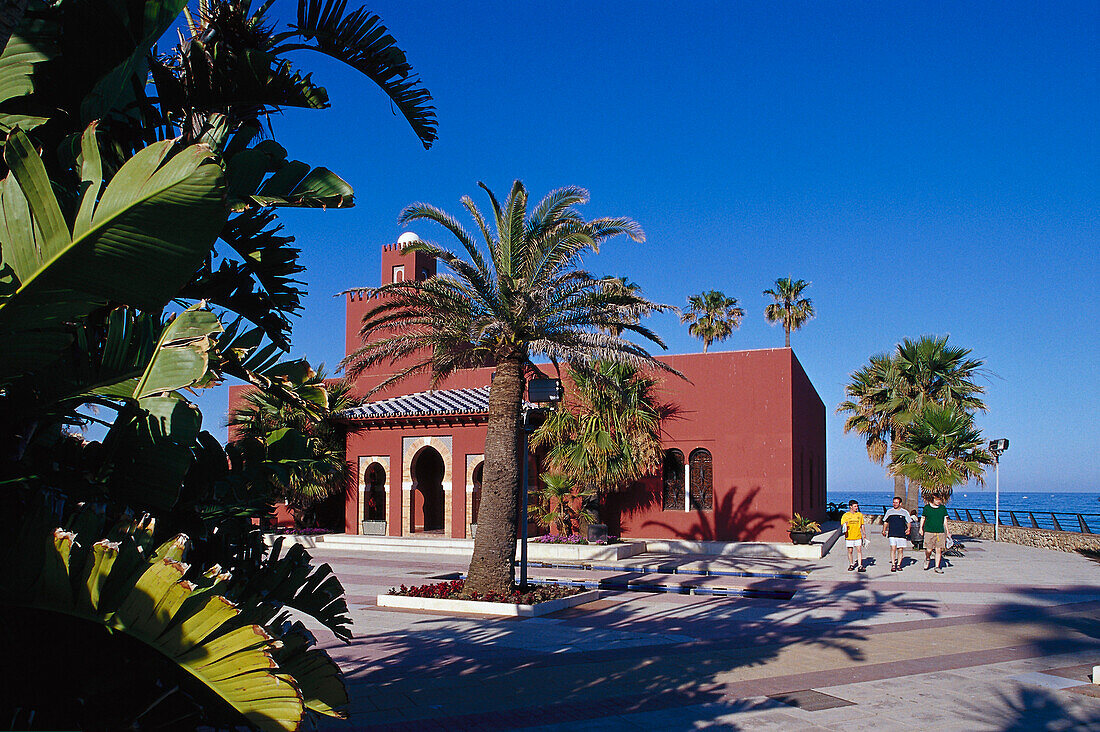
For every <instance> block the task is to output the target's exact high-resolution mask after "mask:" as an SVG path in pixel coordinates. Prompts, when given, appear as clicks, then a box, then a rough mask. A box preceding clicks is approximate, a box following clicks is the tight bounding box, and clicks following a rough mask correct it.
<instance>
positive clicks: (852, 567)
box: [848, 564, 856, 572]
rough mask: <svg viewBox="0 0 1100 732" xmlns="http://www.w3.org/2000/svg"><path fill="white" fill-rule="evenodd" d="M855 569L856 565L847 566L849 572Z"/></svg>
mask: <svg viewBox="0 0 1100 732" xmlns="http://www.w3.org/2000/svg"><path fill="white" fill-rule="evenodd" d="M855 568H856V565H854V564H849V565H848V571H849V572H851V571H853V570H854V569H855Z"/></svg>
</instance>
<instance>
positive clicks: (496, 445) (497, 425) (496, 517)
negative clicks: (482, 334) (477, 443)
mask: <svg viewBox="0 0 1100 732" xmlns="http://www.w3.org/2000/svg"><path fill="white" fill-rule="evenodd" d="M522 398H523V367H522V363H521V360H520V358H519V357H518V356H513V357H510V358H506V359H503V360H501V361H500V362H499V363H498V364H497V370H496V374H495V375H494V377H493V383H492V385H491V386H490V387H489V423H488V425H487V427H486V430H485V468H484V475H483V481H482V484H481V506H480V508H479V509H478V522H477V529H478V530H477V536H476V537H475V538H474V556H473V558H472V559H471V560H470V569H469V572H468V574H467V579H466V588H467V589H469V590H473V591H476V592H496V593H507V592H510V591H511V589H512V582H513V579H514V577H515V561H516V504H517V501H518V489H519V430H520V424H519V414H520V402H521V400H522Z"/></svg>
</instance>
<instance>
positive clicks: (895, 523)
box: [882, 496, 913, 572]
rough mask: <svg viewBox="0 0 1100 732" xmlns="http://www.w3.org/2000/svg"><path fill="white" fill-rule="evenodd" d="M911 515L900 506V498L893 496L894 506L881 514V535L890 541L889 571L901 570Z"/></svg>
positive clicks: (911, 519)
mask: <svg viewBox="0 0 1100 732" xmlns="http://www.w3.org/2000/svg"><path fill="white" fill-rule="evenodd" d="M912 521H913V517H912V516H910V515H909V512H908V511H906V510H905V509H904V508H902V507H901V499H900V498H898V497H897V496H894V507H893V508H891V509H890V510H889V511H887V512H886V513H885V514H883V516H882V535H883V536H885V537H888V540H889V542H890V571H891V572H900V571H901V560H902V559H904V558H905V543H906V542H907V541H909V539H908V536H909V524H910V523H912Z"/></svg>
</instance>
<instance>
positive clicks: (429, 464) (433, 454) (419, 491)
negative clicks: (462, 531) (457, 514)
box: [412, 447, 444, 531]
mask: <svg viewBox="0 0 1100 732" xmlns="http://www.w3.org/2000/svg"><path fill="white" fill-rule="evenodd" d="M443 473H444V467H443V457H442V456H441V455H440V454H439V452H438V451H437V450H436V449H435V448H433V447H425V448H423V449H422V450H421V451H420V452H418V453H417V454H416V457H414V458H413V462H412V479H413V494H412V499H413V501H412V502H413V506H412V520H413V524H412V529H413V531H442V530H443Z"/></svg>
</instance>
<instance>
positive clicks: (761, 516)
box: [230, 235, 826, 541]
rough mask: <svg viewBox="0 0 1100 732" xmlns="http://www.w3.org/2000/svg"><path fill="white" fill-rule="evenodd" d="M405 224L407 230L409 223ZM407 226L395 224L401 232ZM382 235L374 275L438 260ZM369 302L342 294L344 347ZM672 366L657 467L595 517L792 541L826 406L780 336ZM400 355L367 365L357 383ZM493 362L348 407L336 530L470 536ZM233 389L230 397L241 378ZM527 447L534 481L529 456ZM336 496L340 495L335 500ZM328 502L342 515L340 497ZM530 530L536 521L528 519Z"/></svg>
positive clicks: (819, 492) (669, 531)
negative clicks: (350, 478)
mask: <svg viewBox="0 0 1100 732" xmlns="http://www.w3.org/2000/svg"><path fill="white" fill-rule="evenodd" d="M406 236H410V237H411V236H412V235H406ZM403 239H404V237H403ZM401 245H402V240H399V241H398V243H397V244H391V245H387V246H385V247H383V250H382V278H381V281H382V282H383V283H387V282H394V281H400V280H403V279H408V278H416V279H418V280H419V279H425V278H427V277H431V276H432V275H434V274H435V272H436V263H435V260H434V259H432V258H431V257H428V256H426V255H425V254H423V253H420V252H415V253H408V254H402V253H401ZM372 303H373V301H372V300H371V299H370V298H368V297H366V296H365V294H364V292H362V291H357V292H352V293H350V294H349V295H348V296H347V303H346V305H347V309H346V317H345V352H346V353H349V354H350V353H352V352H353V351H355V350H356V349H357V348H359V346H360V344H361V340H360V336H359V328H360V323H361V321H362V318H363V315H364V314H365V313H366V312H367V311H368V310H369V309H370V307H371V305H372ZM659 359H660V360H661V361H663V362H665V363H667V364H668V365H670V366H672V367H673V368H675V369H676V370H678V371H679V372H680V373H682V374H683V375H684V376H685V377H686V378H687V380H686V381H685V380H681V379H679V378H676V377H674V376H667V377H664V378H663V379H662V382H661V385H660V388H659V396H660V398H661V399H662V401H665V402H668V403H671V404H674V405H675V406H676V407H677V409H678V412H679V415H678V418H677V419H675V420H670V421H668V423H667V424H666V425H664V429H665V433H666V439H665V445H664V447H665V460H664V466H663V470H662V474H661V475H655V476H651V477H648V478H646V479H644V480H642V481H639V482H637V483H635V484H633V485H631V486H629V487H627V488H625V489H624V490H622V491H621V492H617V493H614V494H612V495H610V496H607V497H606V499H605V500H604V502H603V504H602V506H601V514H600V516H601V519H602V520H603V521H604V522H605V523H607V525H608V531H609V533H610V534H612V535H618V536H623V537H634V538H650V539H684V540H692V541H788V540H789V539H788V536H787V520H788V519H789V518H790V517H791V515H792V514H794V513H799V514H802V515H803V516H809V517H813V518H815V519H819V520H820V519H821V518H823V516H824V509H825V488H826V485H825V475H826V473H825V405H824V404H823V403H822V401H821V398H820V397H819V396H818V394H817V391H816V390H815V389H814V387H813V385H812V384H811V383H810V380H809V378H808V377H807V376H806V372H805V371H803V369H802V366H801V364H799V362H798V359H797V358H796V357H795V355H794V353H793V351H792V350H791V349H789V348H768V349H760V350H751V351H725V352H714V353H694V354H682V355H673V356H660V357H659ZM400 368H401V364H396V365H394V366H393V367H390V368H378V369H375V370H372V371H368V372H366V373H364V374H363V375H362V376H361V377H360V378H359V379H358V380H357V381H356V383H355V390H356V392H357V393H360V394H363V393H366V392H368V391H369V390H370V389H372V388H373V387H375V386H377V385H378V384H380V383H381V382H383V381H384V380H385V379H386V378H388V377H389V376H391V375H392V374H393V373H396V372H397V371H399V370H400ZM491 375H492V369H490V368H481V369H470V370H467V371H463V372H460V373H458V374H456V375H454V376H452V377H450V378H448V379H447V381H446V382H445V383H442V384H439V385H437V388H436V389H435V390H430V389H429V381H430V377H429V376H427V375H422V376H416V377H412V378H409V379H407V380H405V381H403V382H400V383H399V384H396V385H391V386H389V387H386V388H385V389H383V390H380V391H379V392H377V393H376V394H374V395H372V397H371V398H372V401H370V402H368V403H367V404H365V405H364V406H362V407H360V408H358V409H354V410H351V411H349V412H347V413H345V416H346V418H347V420H348V422H349V423H354V424H355V425H356V427H358V428H359V429H358V430H357V431H354V432H349V434H348V437H347V453H346V455H347V459H348V461H349V462H350V463H351V464H352V465H353V466H354V467H355V475H356V480H355V485H353V486H349V490H348V491H347V493H346V495H345V496H344V497H343V498H344V500H343V504H344V505H343V508H344V511H343V530H344V531H345V532H346V533H349V534H358V533H372V534H385V535H388V536H408V535H413V534H418V533H422V532H429V533H434V534H436V535H442V536H447V537H454V538H469V537H471V536H472V535H473V532H474V531H475V530H476V529H475V527H476V524H477V513H478V502H479V499H480V491H481V473H482V463H483V459H484V447H485V426H486V422H487V420H488V395H489V383H490V379H491ZM234 391H235V392H236V393H234V394H231V399H230V401H231V404H233V403H235V402H236V398H238V397H239V393H240V392H239V390H236V389H235V390H234ZM530 459H531V469H530V470H529V471H528V474H529V476H530V483H529V485H530V487H531V488H532V489H535V488H536V485H537V480H538V474H539V470H538V466H537V461H536V458H534V457H532V458H530ZM336 500H337V501H339V499H336ZM330 508H335V509H336V511H335V513H336V518H335V521H334V523H338V522H339V513H338V510H339V506H338V504H337V505H336V506H331V507H330ZM532 531H533V532H534V534H537V533H538V532H537V531H534V527H532Z"/></svg>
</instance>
